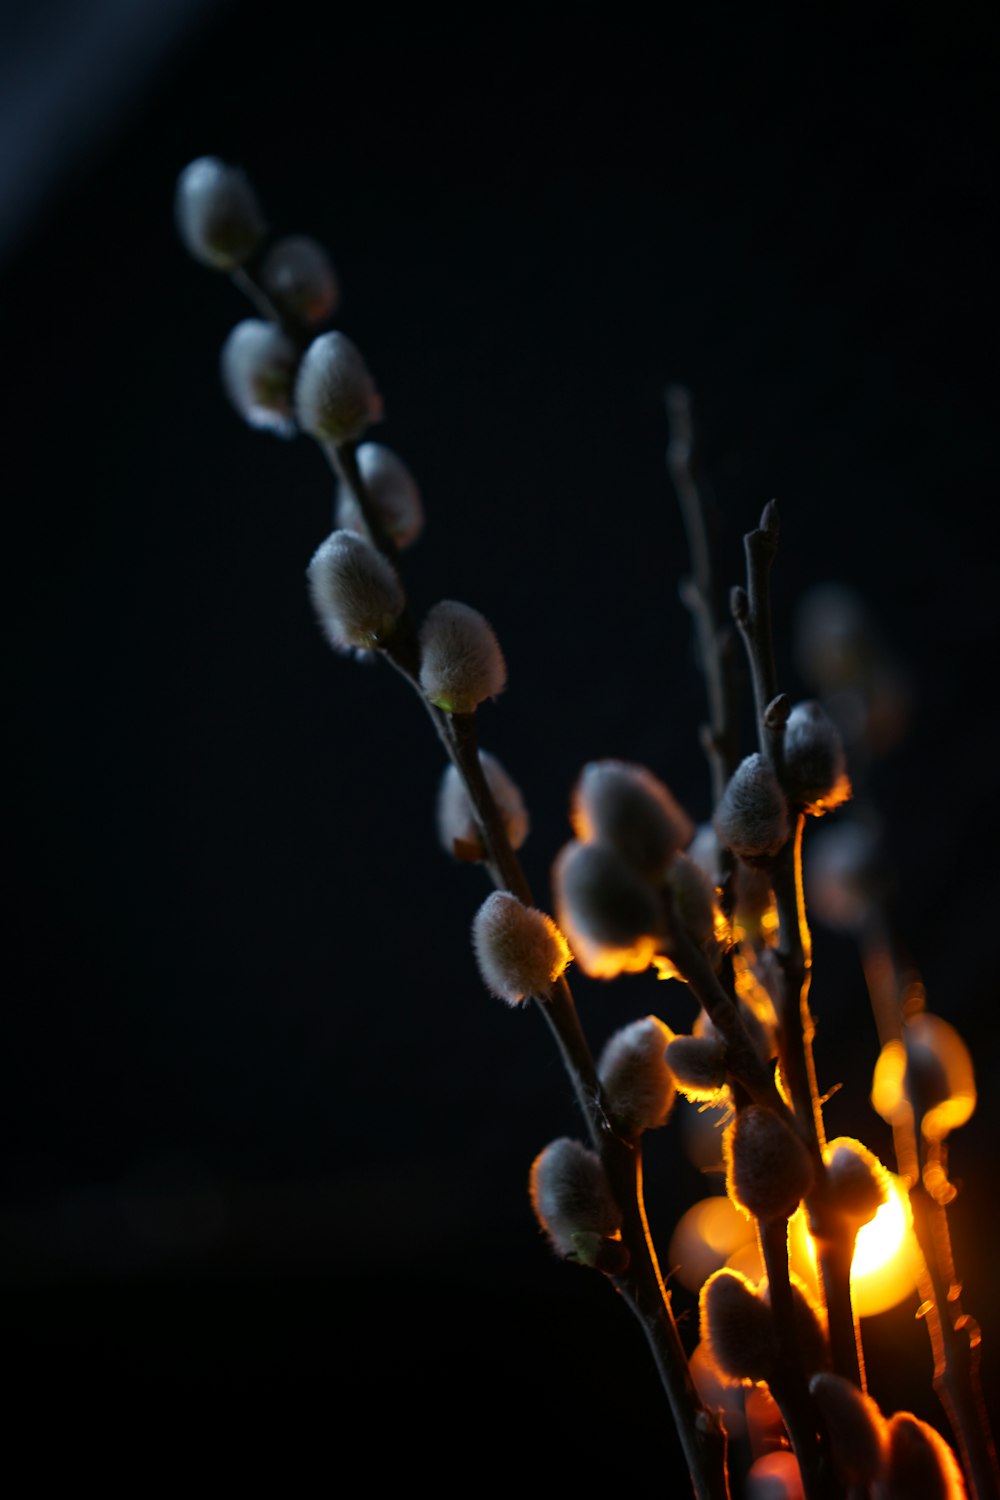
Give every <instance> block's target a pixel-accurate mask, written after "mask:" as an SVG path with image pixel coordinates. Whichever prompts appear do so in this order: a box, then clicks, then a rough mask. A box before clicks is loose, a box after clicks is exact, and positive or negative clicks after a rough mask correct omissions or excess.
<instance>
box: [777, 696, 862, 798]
mask: <svg viewBox="0 0 1000 1500" xmlns="http://www.w3.org/2000/svg"><path fill="white" fill-rule="evenodd" d="M784 766H785V770H784V780H785V788H786V791H787V793H788V796H789V797H790V799H791V800H792V801H793V802H796V803H800V804H801V805H802V806H803V807H805V808H806V809H807V810H808V811H809V812H814V813H823V812H829V810H830V809H831V808H834V807H839V806H840V804H841V803H842V802H846V801H847V799H848V798H849V797H850V795H851V783H850V780H849V779H848V775H847V760H846V757H845V755H844V746H843V744H842V742H841V738H840V732H839V730H838V729H837V727H836V725H835V724H834V723H833V720H832V719H831V718H830V717H829V715H828V714H827V713H826V712H825V711H824V709H823V708H822V707H821V706H820V705H819V704H818V703H816V702H813V701H811V700H810V701H807V702H805V703H797V704H796V705H795V707H794V708H793V709H792V711H791V713H790V714H789V716H788V722H787V724H786V725H785V740H784Z"/></svg>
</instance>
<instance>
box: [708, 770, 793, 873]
mask: <svg viewBox="0 0 1000 1500" xmlns="http://www.w3.org/2000/svg"><path fill="white" fill-rule="evenodd" d="M713 823H714V826H715V831H716V833H717V834H718V835H719V840H720V842H721V843H722V844H724V845H725V847H726V848H727V849H732V851H733V853H734V854H738V855H739V856H740V857H741V858H742V859H760V858H764V857H767V856H769V855H773V854H777V852H778V850H779V849H780V848H781V846H782V844H784V843H785V841H786V839H787V838H788V835H789V826H788V804H787V803H786V802H785V794H784V792H783V791H782V790H781V787H780V786H779V785H778V778H777V777H776V776H775V774H774V772H773V771H772V770H771V767H770V766H769V765H768V763H767V761H766V760H765V759H764V757H763V756H762V755H756V754H755V755H748V756H747V757H746V759H745V760H743V761H741V762H740V764H739V765H738V766H737V768H736V770H735V771H734V772H733V774H732V776H731V777H730V779H729V784H728V786H727V787H726V790H725V792H724V793H723V794H722V801H721V802H720V803H719V806H718V807H717V808H716V811H715V817H714V819H713Z"/></svg>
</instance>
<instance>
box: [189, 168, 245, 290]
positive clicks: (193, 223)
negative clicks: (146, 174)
mask: <svg viewBox="0 0 1000 1500" xmlns="http://www.w3.org/2000/svg"><path fill="white" fill-rule="evenodd" d="M174 212H175V215H176V220H177V230H178V233H179V234H180V237H181V239H182V240H183V242H184V245H185V246H186V248H187V250H188V251H189V252H190V254H191V255H193V256H194V258H195V260H198V261H201V263H202V265H205V266H211V267H212V268H213V270H216V271H232V270H235V269H236V267H237V266H241V265H243V264H244V262H245V261H248V260H249V259H250V257H251V255H253V253H254V251H255V250H256V249H257V246H258V245H259V244H260V241H261V238H262V237H263V234H264V220H263V218H262V216H261V212H260V205H259V204H258V202H257V195H256V193H255V192H254V190H253V187H252V186H251V184H250V181H249V179H248V177H247V176H246V174H245V173H244V172H242V171H241V170H240V169H239V167H230V166H227V165H226V163H225V162H223V161H220V160H219V158H218V157H217V156H199V157H198V159H197V160H196V161H192V162H189V163H188V165H187V166H186V167H185V168H184V170H183V172H182V173H181V174H180V177H179V178H178V179H177V191H176V195H175V199H174Z"/></svg>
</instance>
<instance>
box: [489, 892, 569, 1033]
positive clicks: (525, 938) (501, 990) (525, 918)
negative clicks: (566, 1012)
mask: <svg viewBox="0 0 1000 1500" xmlns="http://www.w3.org/2000/svg"><path fill="white" fill-rule="evenodd" d="M472 945H473V947H474V949H475V953H476V961H477V963H478V964H479V972H480V974H481V975H482V979H483V983H484V984H485V986H486V988H487V989H488V990H489V992H490V994H491V995H496V997H497V999H498V1000H506V1001H507V1003H508V1005H517V1004H518V1003H519V1002H520V1001H522V1000H527V999H529V998H530V997H531V996H535V997H537V998H538V999H540V1000H543V999H545V998H547V996H548V993H549V990H550V989H551V987H552V985H553V983H554V982H555V981H556V980H557V979H558V978H559V975H560V974H561V973H562V972H563V970H564V969H565V968H566V965H567V964H568V963H569V959H570V952H569V944H568V943H567V942H566V939H565V938H564V937H563V935H562V933H561V932H560V931H559V928H558V927H557V926H556V924H555V923H554V922H553V920H552V918H551V917H549V916H546V914H545V912H542V911H538V910H537V909H536V908H535V907H533V906H525V905H523V903H522V902H520V901H519V900H518V899H517V897H516V896H513V895H511V893H510V891H494V892H493V894H492V895H491V896H487V898H486V900H485V901H484V902H483V904H482V906H481V907H480V908H479V910H478V911H477V913H476V916H475V920H474V921H473V924H472Z"/></svg>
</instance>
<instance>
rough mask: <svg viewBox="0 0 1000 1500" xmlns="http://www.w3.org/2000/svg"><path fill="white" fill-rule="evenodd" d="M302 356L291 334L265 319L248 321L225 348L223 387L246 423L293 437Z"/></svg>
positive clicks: (237, 326)
mask: <svg viewBox="0 0 1000 1500" xmlns="http://www.w3.org/2000/svg"><path fill="white" fill-rule="evenodd" d="M297 361H298V355H297V353H296V350H295V345H294V344H293V343H292V341H291V339H290V338H289V337H288V335H287V334H285V333H283V332H282V330H281V329H280V328H278V327H277V326H276V325H275V324H274V323H266V322H265V321H264V320H263V318H244V320H243V322H242V323H237V325H236V327H235V328H234V329H233V331H232V332H231V333H230V335H229V337H228V338H227V339H226V342H225V343H224V344H223V346H222V384H223V387H224V388H225V392H226V395H227V396H228V397H229V399H230V401H231V402H232V404H233V406H234V407H235V408H236V410H237V411H238V412H239V414H240V416H241V417H242V418H243V420H244V421H245V422H248V423H249V424H250V426H251V427H260V428H263V429H265V430H267V431H270V432H274V433H277V434H278V435H279V436H280V437H291V436H292V435H293V434H294V432H295V420H294V418H293V416H292V382H293V380H294V378H295V366H296V363H297Z"/></svg>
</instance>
